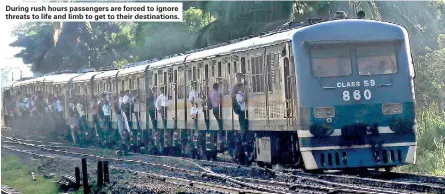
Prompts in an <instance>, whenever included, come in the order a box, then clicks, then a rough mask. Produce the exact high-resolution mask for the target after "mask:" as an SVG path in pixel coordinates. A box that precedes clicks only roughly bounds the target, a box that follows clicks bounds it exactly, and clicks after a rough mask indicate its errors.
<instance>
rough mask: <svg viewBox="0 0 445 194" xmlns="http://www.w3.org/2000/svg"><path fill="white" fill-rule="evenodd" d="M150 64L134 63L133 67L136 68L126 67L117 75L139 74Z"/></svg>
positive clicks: (144, 62)
mask: <svg viewBox="0 0 445 194" xmlns="http://www.w3.org/2000/svg"><path fill="white" fill-rule="evenodd" d="M150 63H151V62H149V61H142V62H140V63H136V64H134V65H136V66H132V67H128V68H125V69H122V70H121V71H119V74H118V76H119V75H131V74H136V73H141V72H144V71H145V68H147V66H148V65H149V64H150Z"/></svg>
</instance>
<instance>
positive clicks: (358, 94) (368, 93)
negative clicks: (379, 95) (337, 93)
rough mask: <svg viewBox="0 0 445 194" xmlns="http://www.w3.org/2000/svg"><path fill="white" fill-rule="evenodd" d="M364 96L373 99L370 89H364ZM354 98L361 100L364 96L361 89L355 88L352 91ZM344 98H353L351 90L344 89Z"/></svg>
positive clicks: (346, 99)
mask: <svg viewBox="0 0 445 194" xmlns="http://www.w3.org/2000/svg"><path fill="white" fill-rule="evenodd" d="M363 97H365V99H366V100H370V99H371V91H370V90H369V89H366V90H364V91H363ZM352 98H354V100H360V99H361V98H362V94H361V92H360V90H354V91H353V92H352ZM343 100H344V101H349V100H351V94H350V93H349V91H347V90H345V91H343Z"/></svg>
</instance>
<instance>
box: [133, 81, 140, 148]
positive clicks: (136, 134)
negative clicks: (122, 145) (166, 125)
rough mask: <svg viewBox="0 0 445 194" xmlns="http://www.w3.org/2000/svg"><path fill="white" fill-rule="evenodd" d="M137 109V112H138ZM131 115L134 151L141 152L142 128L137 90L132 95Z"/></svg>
mask: <svg viewBox="0 0 445 194" xmlns="http://www.w3.org/2000/svg"><path fill="white" fill-rule="evenodd" d="M136 109H137V110H136ZM130 115H131V119H130V122H131V127H130V128H131V129H132V137H133V142H134V145H133V151H134V152H139V148H140V147H139V146H140V142H141V141H140V140H141V134H142V133H141V131H140V130H141V127H140V125H139V97H138V96H137V93H136V91H135V90H133V91H131V93H130ZM133 122H135V127H133Z"/></svg>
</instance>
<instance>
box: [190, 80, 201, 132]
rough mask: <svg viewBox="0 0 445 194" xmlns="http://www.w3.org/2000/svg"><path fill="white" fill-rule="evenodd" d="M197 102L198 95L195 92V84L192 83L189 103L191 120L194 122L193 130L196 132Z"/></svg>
mask: <svg viewBox="0 0 445 194" xmlns="http://www.w3.org/2000/svg"><path fill="white" fill-rule="evenodd" d="M198 100H199V94H198V92H197V91H196V82H193V83H192V90H191V91H190V92H189V102H190V103H191V105H192V109H191V111H192V112H191V115H192V119H193V120H194V124H195V130H198V111H197V109H198ZM194 110H195V111H194Z"/></svg>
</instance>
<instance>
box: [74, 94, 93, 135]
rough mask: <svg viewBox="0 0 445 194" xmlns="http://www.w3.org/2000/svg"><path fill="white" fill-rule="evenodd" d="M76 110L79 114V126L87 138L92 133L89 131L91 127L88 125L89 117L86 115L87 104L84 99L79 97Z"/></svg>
mask: <svg viewBox="0 0 445 194" xmlns="http://www.w3.org/2000/svg"><path fill="white" fill-rule="evenodd" d="M76 110H77V113H78V114H79V126H80V129H81V131H82V132H83V134H85V138H87V137H89V135H91V134H90V133H89V128H88V125H87V117H86V111H85V105H84V100H83V99H82V98H81V97H79V98H78V100H77V104H76Z"/></svg>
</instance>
